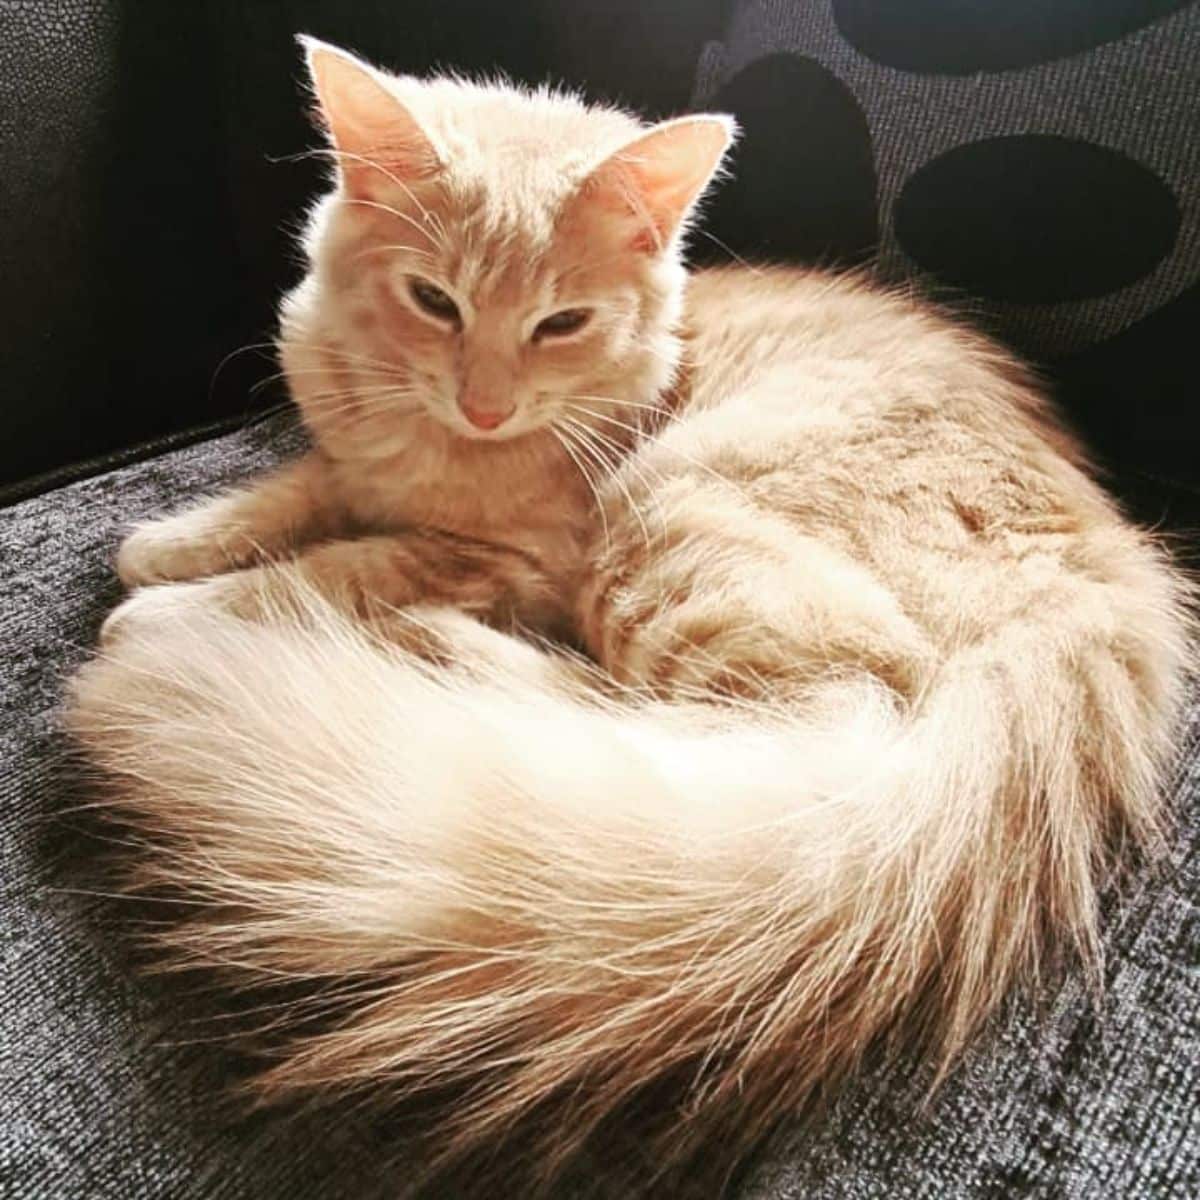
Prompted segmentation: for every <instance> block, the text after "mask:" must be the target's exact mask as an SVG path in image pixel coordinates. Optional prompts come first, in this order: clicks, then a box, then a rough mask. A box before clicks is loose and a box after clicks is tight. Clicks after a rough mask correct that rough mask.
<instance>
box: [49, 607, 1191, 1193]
mask: <svg viewBox="0 0 1200 1200" xmlns="http://www.w3.org/2000/svg"><path fill="white" fill-rule="evenodd" d="M305 604H306V610H305V612H304V614H303V616H302V618H300V619H289V620H278V621H274V622H267V623H258V624H256V623H249V622H244V621H240V620H237V619H234V618H232V617H228V616H224V615H222V614H220V613H217V612H212V611H206V610H203V609H201V608H199V607H196V608H194V609H192V610H189V609H188V608H187V607H186V606H183V607H180V608H178V609H175V610H171V611H170V612H167V613H164V614H160V615H159V617H158V619H156V620H153V621H150V620H146V621H138V620H131V621H130V622H128V623H127V625H123V626H122V627H120V628H119V629H118V630H117V631H116V632H115V633H114V634H113V636H112V638H110V640H109V644H108V646H107V649H106V652H105V654H104V655H103V656H102V657H101V658H99V659H98V660H97V661H96V662H94V663H92V664H91V665H89V666H87V667H86V668H85V669H84V671H83V672H82V674H81V675H80V677H79V678H78V681H77V683H76V685H75V692H74V706H73V711H72V717H71V721H72V725H73V729H74V732H75V734H76V735H77V737H78V738H79V739H80V740H81V741H82V744H83V746H84V748H85V749H86V752H87V754H88V755H89V756H90V758H91V759H92V760H93V761H94V763H95V764H96V765H97V766H98V767H99V768H101V770H102V772H103V775H104V776H105V777H106V778H107V780H108V783H109V787H108V793H107V794H108V796H109V797H110V799H111V804H112V807H113V809H114V811H115V812H117V813H118V814H120V815H121V816H122V817H123V818H124V819H126V820H128V822H129V824H130V826H131V828H132V829H133V830H136V831H137V836H138V837H139V838H140V839H143V840H144V841H145V842H146V843H147V845H148V846H149V847H150V848H151V849H152V852H151V853H148V854H146V855H145V856H144V857H143V859H142V860H141V862H140V863H139V866H138V868H137V876H136V880H135V885H136V887H138V888H140V889H145V890H147V891H149V892H151V893H155V892H165V893H168V894H170V895H175V896H181V897H183V898H184V899H185V900H186V904H185V905H184V906H183V912H184V917H183V919H182V920H181V921H180V922H179V923H178V924H176V925H173V926H172V927H171V929H170V932H168V933H166V934H165V935H164V936H165V939H166V941H167V943H168V945H169V947H170V948H171V949H172V950H173V951H175V952H176V953H178V954H179V955H181V956H182V957H183V959H184V960H185V961H186V962H187V963H189V964H192V965H198V966H203V967H212V968H215V969H217V970H218V971H220V972H223V973H225V974H226V975H228V976H232V978H233V979H234V981H236V983H237V984H238V985H239V986H241V987H245V986H249V985H255V984H259V983H261V984H263V985H275V984H278V983H280V982H281V981H282V982H284V983H290V982H292V981H295V982H296V983H297V984H300V985H303V987H302V989H301V990H305V991H306V992H311V993H312V995H313V996H314V999H313V1000H312V1001H311V1003H312V1005H313V1006H314V1007H313V1008H312V1009H311V1010H306V1009H298V1010H297V1014H298V1015H297V1019H296V1021H295V1023H294V1026H293V1027H292V1031H291V1036H290V1038H289V1040H288V1041H287V1044H286V1047H285V1050H284V1052H283V1053H282V1054H281V1055H280V1056H279V1057H278V1058H277V1059H275V1060H274V1061H273V1063H272V1065H270V1066H269V1067H268V1069H267V1070H266V1072H265V1074H263V1075H262V1077H261V1086H262V1089H263V1091H264V1092H265V1093H266V1094H267V1095H268V1096H270V1097H274V1096H282V1095H286V1094H290V1093H294V1092H309V1093H311V1092H331V1093H333V1094H343V1093H346V1092H349V1093H352V1094H358V1093H360V1092H369V1093H370V1094H372V1095H375V1096H385V1097H390V1098H397V1099H403V1098H405V1097H411V1098H414V1099H416V1100H417V1101H418V1102H419V1103H421V1104H423V1105H424V1104H428V1105H430V1106H433V1105H434V1104H435V1103H438V1102H440V1101H444V1100H445V1098H446V1097H448V1096H449V1097H452V1098H453V1101H452V1103H449V1104H446V1105H444V1106H443V1107H441V1108H439V1109H438V1110H437V1111H438V1112H439V1113H440V1116H439V1122H440V1123H439V1124H438V1125H437V1129H436V1132H437V1143H436V1149H437V1151H438V1153H439V1154H440V1155H444V1157H445V1158H446V1159H455V1158H458V1157H460V1156H469V1155H471V1154H472V1153H475V1152H477V1151H479V1150H480V1149H481V1148H484V1149H486V1148H489V1147H494V1146H496V1145H500V1144H503V1143H505V1142H507V1141H509V1140H510V1138H513V1137H515V1135H516V1133H517V1131H524V1132H525V1133H526V1134H528V1135H530V1136H532V1138H533V1144H534V1149H535V1151H536V1153H535V1154H534V1155H533V1158H532V1161H533V1162H534V1164H535V1166H536V1168H537V1169H538V1170H539V1172H540V1175H541V1177H544V1178H549V1177H551V1176H552V1175H554V1173H555V1172H556V1171H557V1170H558V1168H559V1167H560V1166H561V1165H562V1164H563V1163H564V1162H566V1161H567V1160H568V1159H570V1158H571V1157H572V1156H573V1154H574V1153H575V1152H576V1151H577V1150H579V1149H580V1148H581V1147H583V1146H584V1145H585V1144H586V1143H588V1142H589V1141H591V1139H592V1137H593V1135H594V1134H596V1133H598V1132H600V1131H601V1130H604V1131H610V1130H613V1129H615V1128H618V1126H619V1125H620V1122H619V1121H618V1122H617V1123H616V1124H614V1114H618V1113H625V1114H626V1115H628V1114H629V1113H633V1114H634V1118H633V1120H634V1127H635V1129H636V1144H637V1146H638V1148H639V1149H638V1156H639V1160H640V1161H637V1162H635V1163H634V1164H633V1166H632V1167H631V1169H632V1170H633V1171H634V1173H635V1174H638V1175H639V1178H640V1179H641V1180H642V1181H643V1182H644V1181H645V1180H647V1179H650V1178H652V1177H654V1175H655V1174H656V1173H657V1172H658V1171H659V1170H660V1169H666V1168H667V1167H670V1166H672V1165H674V1164H677V1163H679V1162H686V1161H688V1160H689V1159H693V1158H694V1157H695V1156H696V1154H697V1152H699V1151H705V1152H706V1153H705V1155H704V1157H706V1158H708V1159H710V1160H713V1159H720V1160H722V1161H726V1162H727V1161H729V1160H730V1159H731V1158H734V1157H736V1151H737V1150H739V1149H746V1148H748V1147H749V1146H751V1145H753V1144H754V1143H755V1142H756V1141H757V1140H759V1139H760V1138H761V1136H763V1135H765V1134H766V1133H768V1132H769V1131H770V1130H771V1129H772V1128H773V1127H774V1126H775V1125H776V1124H777V1123H778V1122H779V1120H780V1119H781V1118H783V1117H786V1116H789V1115H791V1114H794V1113H797V1112H800V1111H802V1110H804V1109H805V1108H806V1107H807V1106H809V1105H811V1104H812V1103H814V1102H819V1101H820V1100H821V1099H822V1098H823V1096H824V1095H825V1092H826V1089H827V1088H828V1087H829V1086H830V1085H831V1084H832V1083H833V1082H835V1081H836V1080H837V1079H839V1078H840V1077H842V1076H844V1075H845V1074H846V1073H847V1072H849V1071H851V1070H853V1069H854V1068H855V1067H857V1066H858V1065H860V1063H861V1061H862V1059H863V1057H864V1055H866V1054H867V1053H868V1051H869V1050H871V1049H872V1048H873V1047H878V1046H879V1045H880V1044H881V1041H882V1040H886V1039H888V1038H890V1037H891V1036H892V1035H895V1036H897V1037H899V1036H901V1035H902V1036H903V1038H904V1042H903V1044H904V1045H905V1046H909V1047H911V1046H912V1045H913V1043H914V1042H915V1043H916V1044H917V1045H918V1046H919V1047H920V1048H921V1049H922V1050H924V1051H925V1052H926V1053H927V1054H928V1055H929V1057H930V1061H931V1062H932V1063H933V1064H934V1066H933V1071H932V1074H931V1075H930V1076H929V1078H928V1079H927V1080H926V1082H927V1083H932V1082H934V1080H935V1079H936V1078H937V1077H940V1074H941V1073H942V1072H943V1071H944V1070H945V1069H946V1067H947V1066H948V1064H950V1063H951V1062H952V1061H953V1059H954V1057H955V1056H956V1054H957V1053H958V1052H959V1051H960V1049H961V1048H962V1047H963V1045H964V1043H965V1041H966V1039H967V1038H968V1036H969V1035H970V1034H971V1033H972V1031H973V1030H975V1029H976V1028H977V1027H978V1026H979V1024H980V1022H981V1021H982V1020H983V1019H984V1018H985V1017H986V1016H987V1015H988V1014H989V1013H991V1012H992V1011H993V1010H994V1009H995V1007H996V1005H997V1003H998V1002H999V1001H1000V999H1001V998H1002V996H1003V995H1004V993H1005V991H1006V989H1007V988H1008V987H1009V985H1010V984H1011V983H1012V982H1013V980H1014V978H1016V977H1018V976H1022V977H1025V978H1036V977H1037V976H1038V974H1039V973H1040V972H1043V971H1044V970H1045V969H1046V968H1048V967H1049V966H1051V965H1052V962H1056V961H1057V959H1058V957H1059V956H1060V954H1061V952H1062V951H1064V950H1065V951H1077V952H1078V953H1080V954H1082V956H1083V957H1084V958H1085V959H1086V960H1087V961H1088V962H1090V963H1093V964H1095V963H1096V961H1097V955H1098V946H1097V916H1098V914H1097V904H1098V892H1099V889H1100V888H1101V887H1102V885H1103V883H1104V881H1105V879H1106V877H1107V876H1108V874H1109V871H1110V868H1111V866H1112V865H1113V863H1114V862H1115V861H1116V858H1117V856H1116V855H1115V854H1114V849H1115V848H1117V847H1119V846H1120V845H1121V844H1122V843H1129V842H1133V843H1138V844H1141V845H1146V844H1149V843H1152V842H1154V840H1155V839H1156V838H1157V837H1158V836H1159V827H1160V808H1159V802H1158V795H1159V789H1158V785H1159V782H1160V779H1161V767H1162V764H1163V761H1164V758H1165V755H1166V753H1167V750H1168V745H1169V737H1170V732H1171V731H1170V727H1169V726H1170V722H1169V721H1168V720H1167V719H1166V717H1165V714H1167V713H1169V712H1170V711H1171V710H1172V708H1173V705H1174V704H1175V700H1176V697H1175V696H1174V695H1173V692H1172V687H1173V684H1172V682H1171V680H1172V679H1174V678H1175V677H1176V675H1177V670H1176V668H1177V664H1178V661H1179V659H1180V657H1181V655H1182V654H1183V650H1182V644H1181V642H1180V640H1179V633H1180V629H1181V627H1182V626H1181V622H1180V621H1179V620H1178V619H1177V614H1174V613H1171V612H1161V613H1157V614H1156V613H1153V612H1150V611H1148V610H1147V611H1146V620H1145V622H1144V623H1143V626H1142V629H1141V630H1140V631H1139V632H1137V634H1136V635H1134V634H1130V635H1129V636H1130V645H1129V646H1128V647H1127V649H1128V651H1129V653H1128V656H1127V657H1125V658H1123V657H1122V656H1121V655H1119V654H1114V652H1113V646H1112V644H1111V642H1110V641H1105V640H1104V639H1099V638H1096V639H1092V640H1088V639H1085V638H1083V637H1082V636H1081V637H1080V638H1078V639H1075V640H1072V639H1070V638H1069V637H1067V638H1064V635H1063V633H1062V630H1063V629H1064V628H1065V627H1066V626H1067V624H1068V623H1067V622H1065V621H1064V618H1063V614H1061V613H1058V614H1055V618H1054V630H1055V638H1057V641H1054V640H1048V635H1047V629H1045V628H1041V627H1039V624H1038V621H1037V618H1036V617H1031V618H1030V620H1029V622H1028V623H1027V624H1023V625H1018V624H1014V625H1012V626H1009V627H1006V628H1005V629H1003V630H1001V631H1000V632H999V633H998V634H996V635H995V636H994V637H993V638H992V639H990V640H989V641H987V642H985V643H982V644H978V645H976V646H974V647H973V648H971V649H968V650H964V651H963V652H962V653H961V654H960V655H959V656H958V657H956V658H954V659H952V660H951V661H950V662H949V663H948V664H947V665H945V666H944V667H943V668H942V669H941V670H940V671H939V672H938V674H937V675H936V676H935V678H934V680H933V682H932V683H931V684H930V685H929V686H928V688H927V689H926V690H925V691H924V692H923V694H921V695H920V696H918V697H917V698H916V699H915V700H914V701H913V702H911V703H910V704H908V705H906V706H900V705H898V704H897V703H896V700H895V696H894V694H893V693H891V692H889V691H888V690H887V689H886V688H885V687H883V686H882V685H881V684H880V683H879V682H878V681H876V680H875V679H873V678H872V677H870V676H869V675H866V674H865V673H864V674H863V675H861V676H855V675H853V674H851V675H847V676H846V677H844V678H841V679H838V680H836V681H833V682H831V683H829V684H828V685H827V686H826V687H825V688H824V689H823V690H819V691H817V692H815V693H813V694H811V695H810V696H809V697H808V698H807V699H806V701H805V702H804V704H802V705H797V706H794V707H788V706H780V707H768V706H762V705H758V704H745V705H739V706H735V707H733V708H729V709H725V710H721V711H718V710H717V709H716V708H714V707H713V706H711V705H704V704H699V703H697V704H694V705H688V704H675V705H665V704H660V703H655V702H653V701H640V700H637V699H635V698H632V697H624V698H622V697H619V696H618V697H616V698H614V697H612V696H609V697H608V698H603V697H600V696H599V695H598V694H597V692H596V690H595V689H593V688H591V687H589V686H581V685H580V683H579V681H578V680H577V679H576V678H575V675H574V671H573V668H570V667H567V666H564V665H562V664H561V663H560V661H559V660H556V659H554V658H553V657H552V656H550V655H547V654H542V653H541V652H540V651H538V650H535V649H533V648H532V647H529V646H526V645H524V644H522V643H519V642H516V641H514V640H513V639H509V638H506V637H504V636H503V635H501V634H497V633H494V632H492V631H489V630H486V629H484V628H483V627H482V626H479V625H476V624H475V623H474V622H472V621H470V620H469V619H467V618H465V617H462V616H459V615H456V614H452V613H441V614H436V613H435V614H430V615H429V617H428V619H427V620H417V619H414V620H413V621H412V624H411V628H412V629H415V630H417V631H418V632H419V634H420V636H419V637H418V638H417V640H416V642H413V641H412V639H411V638H409V637H407V636H405V635H403V634H402V635H401V636H400V637H399V638H398V639H397V638H395V636H394V634H395V631H392V634H393V640H398V641H399V642H400V643H401V644H398V645H396V644H389V643H387V642H385V641H384V640H383V639H381V638H379V637H376V636H374V635H373V634H372V633H370V632H368V631H364V630H363V629H362V628H361V627H355V626H353V625H352V624H351V623H350V622H348V621H347V620H345V619H344V618H343V617H341V616H339V615H338V614H337V613H335V612H334V611H333V610H332V609H329V608H327V607H325V606H323V605H321V604H320V603H318V602H316V601H307V602H305ZM418 643H419V644H418ZM1134 643H1137V644H1136V645H1135V644H1134ZM297 1003H299V1002H297ZM274 1024H275V1025H276V1026H278V1022H275V1023H274ZM716 1137H721V1138H727V1139H728V1140H725V1141H723V1142H721V1146H722V1149H721V1152H720V1154H714V1153H712V1146H713V1145H714V1142H713V1140H712V1139H713V1138H716ZM633 1190H634V1189H633V1188H632V1186H631V1188H630V1194H632V1193H633ZM706 1194H710V1195H711V1194H713V1193H712V1192H707V1193H706Z"/></svg>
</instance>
